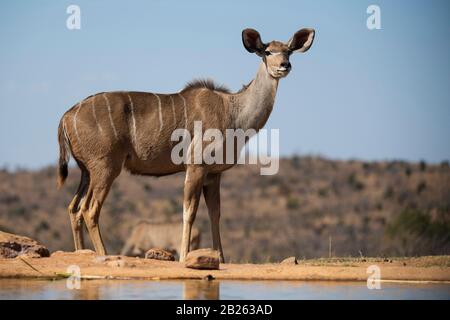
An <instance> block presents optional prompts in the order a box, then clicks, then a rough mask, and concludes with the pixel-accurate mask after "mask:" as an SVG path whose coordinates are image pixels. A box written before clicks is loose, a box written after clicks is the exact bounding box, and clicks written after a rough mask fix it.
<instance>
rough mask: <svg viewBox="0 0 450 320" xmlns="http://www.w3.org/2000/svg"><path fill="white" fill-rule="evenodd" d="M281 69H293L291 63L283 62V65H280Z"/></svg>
mask: <svg viewBox="0 0 450 320" xmlns="http://www.w3.org/2000/svg"><path fill="white" fill-rule="evenodd" d="M280 67H282V68H286V69H290V68H291V63H290V62H289V61H286V62H282V63H281V64H280Z"/></svg>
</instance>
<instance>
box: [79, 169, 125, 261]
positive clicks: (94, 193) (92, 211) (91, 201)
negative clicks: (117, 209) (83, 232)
mask: <svg viewBox="0 0 450 320" xmlns="http://www.w3.org/2000/svg"><path fill="white" fill-rule="evenodd" d="M119 163H120V162H119ZM114 169H117V168H114V166H113V165H112V164H110V163H101V164H100V163H97V166H96V167H95V168H90V170H89V171H90V174H91V175H90V184H89V189H88V192H87V196H86V200H85V202H84V203H83V205H82V214H83V218H84V222H85V223H86V227H87V229H88V232H89V237H90V238H91V241H92V244H93V245H94V248H95V251H96V252H97V254H99V255H106V249H105V245H104V244H103V240H102V236H101V234H100V225H99V218H100V211H101V209H102V205H103V202H104V201H105V199H106V196H107V195H108V192H109V189H110V188H111V185H112V183H113V181H114V179H115V178H116V177H117V176H118V175H119V173H120V169H118V170H114Z"/></svg>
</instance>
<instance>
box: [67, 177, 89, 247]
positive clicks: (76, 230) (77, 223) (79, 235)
mask: <svg viewBox="0 0 450 320" xmlns="http://www.w3.org/2000/svg"><path fill="white" fill-rule="evenodd" d="M88 187H89V174H88V172H87V171H86V170H83V169H82V170H81V179H80V184H79V186H78V190H77V192H76V194H75V196H74V197H73V199H72V201H71V202H70V204H69V209H68V210H69V217H70V224H71V228H72V234H73V240H74V244H75V250H81V249H84V239H83V215H82V213H81V204H82V202H83V199H84V197H85V196H86V193H87V189H88Z"/></svg>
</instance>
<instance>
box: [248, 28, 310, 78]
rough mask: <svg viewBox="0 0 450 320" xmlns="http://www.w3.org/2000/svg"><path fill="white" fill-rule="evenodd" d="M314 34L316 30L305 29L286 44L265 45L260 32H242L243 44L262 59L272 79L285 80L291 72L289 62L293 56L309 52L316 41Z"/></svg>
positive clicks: (273, 42) (278, 42) (252, 30)
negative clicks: (296, 53) (293, 54)
mask: <svg viewBox="0 0 450 320" xmlns="http://www.w3.org/2000/svg"><path fill="white" fill-rule="evenodd" d="M314 34H315V31H314V29H309V28H305V29H301V30H299V31H297V32H296V33H295V34H294V35H293V36H292V38H291V39H290V40H289V41H288V42H286V43H284V42H281V41H271V42H269V43H264V42H262V40H261V36H260V35H259V32H258V31H256V30H254V29H245V30H243V31H242V42H243V43H244V47H245V49H247V51H248V52H250V53H256V54H257V55H258V56H260V57H262V59H263V61H264V64H265V65H266V68H267V71H268V72H269V74H270V75H271V76H272V77H274V78H283V77H286V76H287V75H288V74H289V71H291V68H292V67H291V63H290V62H289V57H290V56H291V54H292V53H294V52H306V51H308V49H309V48H310V47H311V45H312V43H313V41H314Z"/></svg>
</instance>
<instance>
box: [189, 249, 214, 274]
mask: <svg viewBox="0 0 450 320" xmlns="http://www.w3.org/2000/svg"><path fill="white" fill-rule="evenodd" d="M219 263H220V260H219V251H217V250H213V249H198V250H194V251H191V252H189V253H188V254H187V256H186V261H185V266H186V267H187V268H192V269H209V270H218V269H219Z"/></svg>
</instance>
